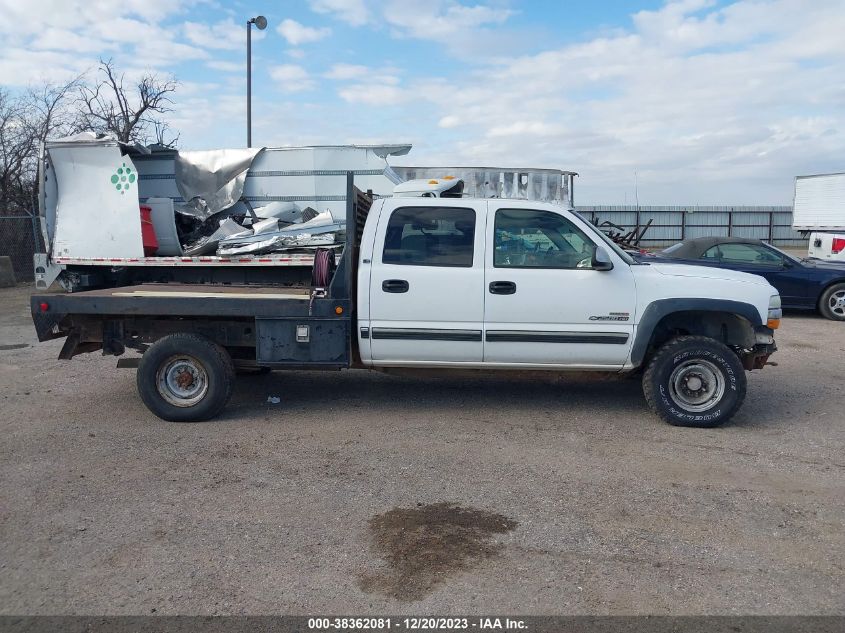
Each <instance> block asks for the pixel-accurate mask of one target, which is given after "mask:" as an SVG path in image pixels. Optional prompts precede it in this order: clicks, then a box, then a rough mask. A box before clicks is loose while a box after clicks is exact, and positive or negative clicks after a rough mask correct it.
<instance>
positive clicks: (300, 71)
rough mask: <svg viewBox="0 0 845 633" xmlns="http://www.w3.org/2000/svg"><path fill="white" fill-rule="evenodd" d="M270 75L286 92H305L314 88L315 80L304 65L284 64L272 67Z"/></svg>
mask: <svg viewBox="0 0 845 633" xmlns="http://www.w3.org/2000/svg"><path fill="white" fill-rule="evenodd" d="M270 76H271V77H272V78H273V79H274V80H275V81H277V82H278V83H279V87H280V88H281V89H282V90H283V91H284V92H303V91H306V90H312V89H313V88H314V86H315V82H314V80H313V79H312V78H311V76H310V75H309V74H308V71H307V70H305V69H304V68H303V67H302V66H297V65H296V64H282V65H280V66H273V67H271V68H270Z"/></svg>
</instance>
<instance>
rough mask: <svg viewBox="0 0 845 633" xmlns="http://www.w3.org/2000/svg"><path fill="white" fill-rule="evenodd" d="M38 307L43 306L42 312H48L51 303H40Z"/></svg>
mask: <svg viewBox="0 0 845 633" xmlns="http://www.w3.org/2000/svg"><path fill="white" fill-rule="evenodd" d="M38 307H39V308H41V311H42V312H47V310H49V309H50V305H49V304H47V303H42V304H40V305H39V306H38Z"/></svg>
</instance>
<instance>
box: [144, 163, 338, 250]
mask: <svg viewBox="0 0 845 633" xmlns="http://www.w3.org/2000/svg"><path fill="white" fill-rule="evenodd" d="M260 151H261V150H259V149H246V150H215V151H208V152H180V153H179V154H178V155H177V157H176V159H175V172H176V185H177V187H178V189H179V192H180V193H181V194H182V199H183V200H184V201H185V202H183V203H175V204H173V222H174V228H175V233H176V236H177V238H176V239H177V240H178V243H179V244H180V245H181V251H182V254H184V255H188V256H197V255H206V254H211V253H216V254H217V255H223V256H231V255H261V254H266V253H278V252H289V251H297V250H300V251H301V250H305V251H313V250H315V249H316V248H333V247H336V248H339V247H340V246H341V245H342V244H343V242H344V240H345V238H346V224H345V221H338V220H335V219H334V218H333V217H332V214H331V213H330V212H329V211H323V212H322V213H320V212H318V211H316V210H315V209H313V208H311V207H305V208H304V209H302V208H300V207H299V206H298V205H297V204H296V203H295V202H291V201H274V202H270V203H269V204H266V205H264V206H261V207H253V206H252V204H251V203H250V201H249V200H248V199H247V198H245V197H244V196H243V190H244V181H245V179H246V175H247V172H248V171H249V168H250V166H251V165H252V162H253V160H254V158H255V156H256V155H257V154H258V153H259V152H260ZM168 215H169V214H168ZM156 231H157V232H158V231H159V227H158V226H157V227H156Z"/></svg>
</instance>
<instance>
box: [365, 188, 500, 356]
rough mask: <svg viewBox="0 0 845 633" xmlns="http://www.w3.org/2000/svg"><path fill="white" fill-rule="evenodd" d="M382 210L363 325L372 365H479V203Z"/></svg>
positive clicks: (422, 203)
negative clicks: (368, 308)
mask: <svg viewBox="0 0 845 633" xmlns="http://www.w3.org/2000/svg"><path fill="white" fill-rule="evenodd" d="M384 204H385V206H384V210H383V211H382V215H381V216H380V218H379V223H378V228H377V229H376V236H375V248H374V250H373V255H372V272H371V274H370V312H369V322H368V325H367V326H366V327H367V328H368V332H366V334H367V335H368V336H369V338H370V349H371V353H372V359H373V363H374V364H375V365H389V364H396V365H414V364H428V365H430V364H432V363H447V364H448V363H480V362H481V360H482V354H483V342H482V323H483V319H484V242H485V227H486V221H487V213H486V211H487V203H486V202H485V201H464V200H442V201H441V200H437V199H434V200H433V199H414V198H406V199H401V198H400V199H395V200H387V201H385V203H384ZM361 326H362V327H364V324H363V323H362V324H361ZM364 335H365V333H364V331H363V330H362V336H364Z"/></svg>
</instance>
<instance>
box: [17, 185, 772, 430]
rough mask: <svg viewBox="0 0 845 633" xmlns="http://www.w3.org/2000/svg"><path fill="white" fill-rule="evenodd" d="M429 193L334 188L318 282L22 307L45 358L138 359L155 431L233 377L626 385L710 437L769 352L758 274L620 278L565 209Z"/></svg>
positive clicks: (667, 273) (40, 300) (123, 280)
mask: <svg viewBox="0 0 845 633" xmlns="http://www.w3.org/2000/svg"><path fill="white" fill-rule="evenodd" d="M433 184H434V186H433V187H432V188H431V190H430V191H426V183H423V185H422V186H421V187H420V188H419V190H417V191H414V187H413V186H409V185H408V184H407V183H406V184H405V185H402V186H401V187H400V191H398V192H397V195H396V196H395V197H390V198H383V199H378V200H375V201H373V200H372V199H371V198H369V197H368V196H366V195H364V194H362V193H361V192H360V191H358V190H357V189H355V188H354V187H353V176H352V175H351V174H350V175H348V191H347V207H346V214H347V218H346V226H347V231H346V244H345V246H344V248H343V251H342V254H340V255H338V257H337V262H338V263H337V269H336V270H332V271H331V274H330V276H329V277H328V278H321V277H320V275H312V270H311V269H310V268H309V267H307V266H306V267H302V266H300V267H299V268H297V269H296V270H297V271H299V272H298V273H297V274H291V273H290V271H288V273H287V274H285V275H284V276H281V277H280V279H279V281H278V283H273V281H272V278H268V276H267V275H262V276H261V277H260V278H259V279H260V283H249V276H248V275H247V276H246V277H245V278H243V280H242V281H241V282H239V283H237V284H232V283H217V282H215V281H214V279H207V280H202V283H192V284H185V283H178V282H174V281H168V280H167V279H163V280H159V281H161V282H160V283H150V282H151V281H156V280H155V279H144V278H143V277H139V276H138V275H137V274H136V275H134V276H133V274H131V273H132V271H133V270H134V271H137V270H138V269H131V270H130V269H121V271H120V273H121V274H115V275H114V276H112V277H110V278H109V279H110V281H108V282H106V283H105V286H106V287H102V288H99V289H95V290H88V291H85V292H79V293H72V294H68V293H64V292H48V293H44V294H40V295H35V296H33V297H32V306H31V307H32V314H33V319H34V322H35V325H36V328H37V330H38V335H39V338H40V339H41V340H46V339H50V338H57V337H63V336H67V341H66V343H65V346H64V348H63V349H62V352H61V354H60V358H71V357H73V356H74V355H75V354H78V353H83V352H91V351H95V350H102V352H103V354H112V355H121V354H123V352H124V351H125V350H126V348H133V349H135V350H138V351H140V352H142V356H141V357H140V360H138V359H121V361H119V363H118V364H119V366H137V367H138V375H137V376H138V378H137V383H138V389H139V393H140V396H141V398H142V400H143V401H144V403H145V404H146V405H147V407H149V409H150V410H151V411H153V412H154V413H155V414H156V415H158V416H159V417H161V418H163V419H166V420H172V421H197V420H205V419H208V418H211V417H213V416H215V415H216V414H217V413H219V412H220V411H221V409H222V408H223V407H224V406H225V404H226V402H227V400H228V399H229V397H230V395H231V393H232V387H233V382H234V377H235V371H236V368H238V367H241V368H253V369H254V368H269V369H288V370H292V369H333V370H337V369H344V368H369V369H373V370H391V371H396V370H400V369H401V368H414V369H419V368H428V369H436V370H452V369H476V370H482V371H493V370H542V371H560V372H567V371H579V372H582V371H602V372H608V371H609V372H619V373H633V372H637V371H640V370H641V371H642V383H643V390H644V393H645V398H646V401H647V403H648V405H649V406H650V407H651V408H652V409H653V410H654V412H655V413H657V414H658V415H659V416H660V417H661V418H663V419H664V420H665V421H667V422H669V423H670V424H675V425H681V426H696V427H712V426H715V425H718V424H720V423H722V422H725V421H726V420H728V419H730V418H731V416H733V415H734V413H736V411H737V410H738V409H739V407H740V405H741V404H742V401H743V399H744V396H745V390H746V379H745V370H752V369H759V368H762V367H763V366H764V365H765V364H766V361H767V359H768V358H769V355H770V354H772V353H773V352H774V351H775V349H776V347H775V343H774V339H773V333H774V332H773V331H774V329H776V328H777V327H778V325H779V322H780V318H781V310H780V297H779V296H778V293H777V291H776V290H775V289H774V288H773V287H772V286H770V285H769V284H768V282H766V281H765V280H764V279H763V278H761V277H757V276H754V275H749V274H744V273H738V272H732V271H728V270H721V269H716V268H709V267H697V266H684V265H675V264H643V263H638V262H635V261H634V260H633V259H632V258H631V257H629V256H628V255H627V254H626V253H625V252H624V251H622V250H621V249H620V248H618V247H617V246H616V245H615V244H613V243H612V242H611V241H610V240H608V239H607V238H606V237H605V236H604V235H603V234H602V233H601V232H600V231H598V230H597V229H596V228H595V227H594V226H593V225H591V224H590V223H589V222H587V221H586V220H585V219H584V218H582V217H581V216H579V215H578V214H577V213H576V212H574V211H573V210H571V209H568V208H566V207H565V206H560V205H557V204H550V203H543V202H536V201H527V200H507V199H498V198H495V199H473V198H465V197H445V196H447V195H448V192H447V190H448V188H444V187H439V188H438V186H437V184H438V183H436V182H434V183H433ZM438 192H439V193H440V194H442V196H443V197H441V195H439V193H438ZM250 270H257V268H255V267H251V268H250ZM83 272H84V271H83ZM323 272H325V271H323ZM314 279H317V280H318V282H316V283H315V282H314V281H313V280H314Z"/></svg>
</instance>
